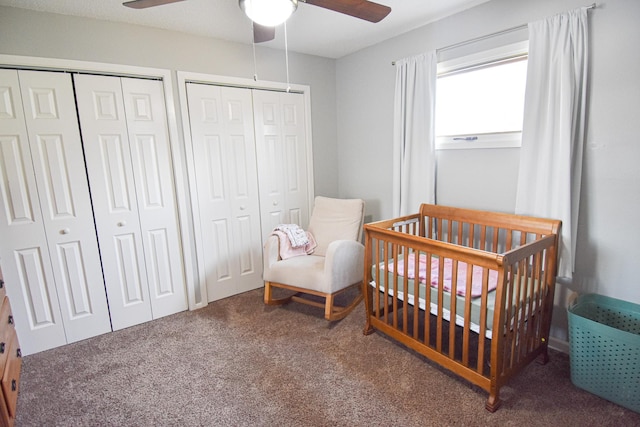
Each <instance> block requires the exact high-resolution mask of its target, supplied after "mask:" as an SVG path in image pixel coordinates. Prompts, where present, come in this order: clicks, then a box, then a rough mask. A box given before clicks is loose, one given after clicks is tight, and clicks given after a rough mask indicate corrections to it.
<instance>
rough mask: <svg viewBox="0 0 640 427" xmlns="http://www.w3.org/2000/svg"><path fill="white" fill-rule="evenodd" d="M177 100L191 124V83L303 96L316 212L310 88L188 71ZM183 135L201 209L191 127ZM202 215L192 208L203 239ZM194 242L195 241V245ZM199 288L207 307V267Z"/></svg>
mask: <svg viewBox="0 0 640 427" xmlns="http://www.w3.org/2000/svg"><path fill="white" fill-rule="evenodd" d="M177 77H178V97H179V100H180V110H181V116H182V117H183V123H188V117H189V110H188V102H187V90H186V84H187V83H188V82H190V83H203V84H212V85H220V86H232V87H242V88H248V89H265V90H273V91H281V92H286V91H287V87H289V89H290V91H291V92H298V93H302V94H304V103H305V115H306V117H305V121H306V123H307V127H306V132H307V135H306V141H307V165H308V168H307V185H308V187H309V188H308V194H309V208H308V209H309V212H311V209H312V208H313V199H314V188H313V148H312V147H313V145H312V139H311V133H312V132H311V88H310V87H309V86H306V85H297V84H291V85H287V84H286V83H280V82H269V81H254V80H251V79H243V78H237V77H228V76H217V75H213V74H202V73H191V72H186V71H178V72H177ZM182 130H183V135H184V146H185V158H186V165H187V172H188V173H187V175H188V179H189V186H190V188H191V193H190V198H191V200H192V206H194V207H197V206H198V197H197V194H196V192H195V189H196V177H195V174H194V170H195V166H194V164H193V146H192V145H191V137H192V135H191V130H190V129H189V126H188V125H183V126H182ZM200 221H201V218H200V215H199V213H198V209H197V208H193V228H194V232H195V235H197V236H199V235H201V230H200ZM194 242H195V241H194ZM194 251H195V257H196V259H203V256H204V255H203V254H202V253H201V251H200V249H199V248H197V247H196V248H194ZM197 268H198V271H197V274H198V284H197V285H196V288H197V290H198V291H199V292H200V294H199V298H200V300H199V301H200V304H201V305H202V306H205V305H207V301H208V295H207V289H206V286H202V284H204V283H206V280H205V272H204V266H203V265H198V266H197Z"/></svg>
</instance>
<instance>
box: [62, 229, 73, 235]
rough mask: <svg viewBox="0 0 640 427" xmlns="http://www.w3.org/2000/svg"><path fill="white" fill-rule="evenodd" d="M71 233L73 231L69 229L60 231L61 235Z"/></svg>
mask: <svg viewBox="0 0 640 427" xmlns="http://www.w3.org/2000/svg"><path fill="white" fill-rule="evenodd" d="M69 233H71V230H69V229H68V228H63V229H62V230H60V234H69Z"/></svg>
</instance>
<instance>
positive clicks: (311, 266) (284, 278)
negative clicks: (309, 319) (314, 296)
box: [264, 255, 331, 293]
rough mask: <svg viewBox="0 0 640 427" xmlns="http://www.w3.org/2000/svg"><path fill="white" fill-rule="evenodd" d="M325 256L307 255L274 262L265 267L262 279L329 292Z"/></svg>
mask: <svg viewBox="0 0 640 427" xmlns="http://www.w3.org/2000/svg"><path fill="white" fill-rule="evenodd" d="M324 261H325V257H323V256H315V255H307V256H299V257H294V258H289V259H286V260H281V261H278V262H276V263H274V264H273V265H272V266H271V268H269V269H265V271H264V280H265V281H268V282H275V283H284V284H291V285H294V286H298V287H300V288H304V289H311V290H314V291H318V292H325V293H331V286H330V285H331V284H330V283H329V280H330V279H331V278H330V277H325V274H324Z"/></svg>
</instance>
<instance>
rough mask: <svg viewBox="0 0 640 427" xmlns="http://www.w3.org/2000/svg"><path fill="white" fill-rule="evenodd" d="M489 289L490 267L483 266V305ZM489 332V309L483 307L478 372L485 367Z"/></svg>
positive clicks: (485, 303) (482, 305)
mask: <svg viewBox="0 0 640 427" xmlns="http://www.w3.org/2000/svg"><path fill="white" fill-rule="evenodd" d="M488 291H489V269H487V268H485V267H483V268H482V295H481V297H480V298H481V300H482V303H481V304H480V306H481V307H486V306H487V294H488ZM486 332H487V310H486V309H482V310H481V311H480V332H479V334H478V336H479V338H478V366H477V368H476V370H477V372H478V373H480V374H481V373H482V371H483V368H484V344H485V340H484V337H485V336H486Z"/></svg>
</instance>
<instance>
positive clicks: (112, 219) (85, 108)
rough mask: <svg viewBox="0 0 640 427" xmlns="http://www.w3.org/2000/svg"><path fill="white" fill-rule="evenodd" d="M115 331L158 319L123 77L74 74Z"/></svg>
mask: <svg viewBox="0 0 640 427" xmlns="http://www.w3.org/2000/svg"><path fill="white" fill-rule="evenodd" d="M74 80H75V84H76V99H77V103H78V114H79V117H80V126H81V129H82V136H83V142H84V150H85V157H86V162H87V172H88V175H89V183H90V186H91V193H92V196H93V197H92V200H93V207H94V215H95V220H96V227H97V230H98V241H99V244H100V253H101V256H102V264H103V266H104V276H105V284H106V288H107V298H108V301H109V309H110V312H111V323H112V326H113V329H114V330H118V329H122V328H126V327H128V326H132V325H135V324H138V323H142V322H145V321H148V320H151V319H152V312H151V303H150V300H149V289H148V286H147V270H146V266H145V256H144V253H143V243H142V240H143V239H142V234H141V232H140V221H139V216H138V207H137V195H136V186H135V181H134V176H133V166H132V160H131V154H130V146H129V137H128V132H127V123H126V117H125V110H124V102H123V96H122V87H121V83H120V79H119V78H117V77H107V76H90V75H77V76H74Z"/></svg>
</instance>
